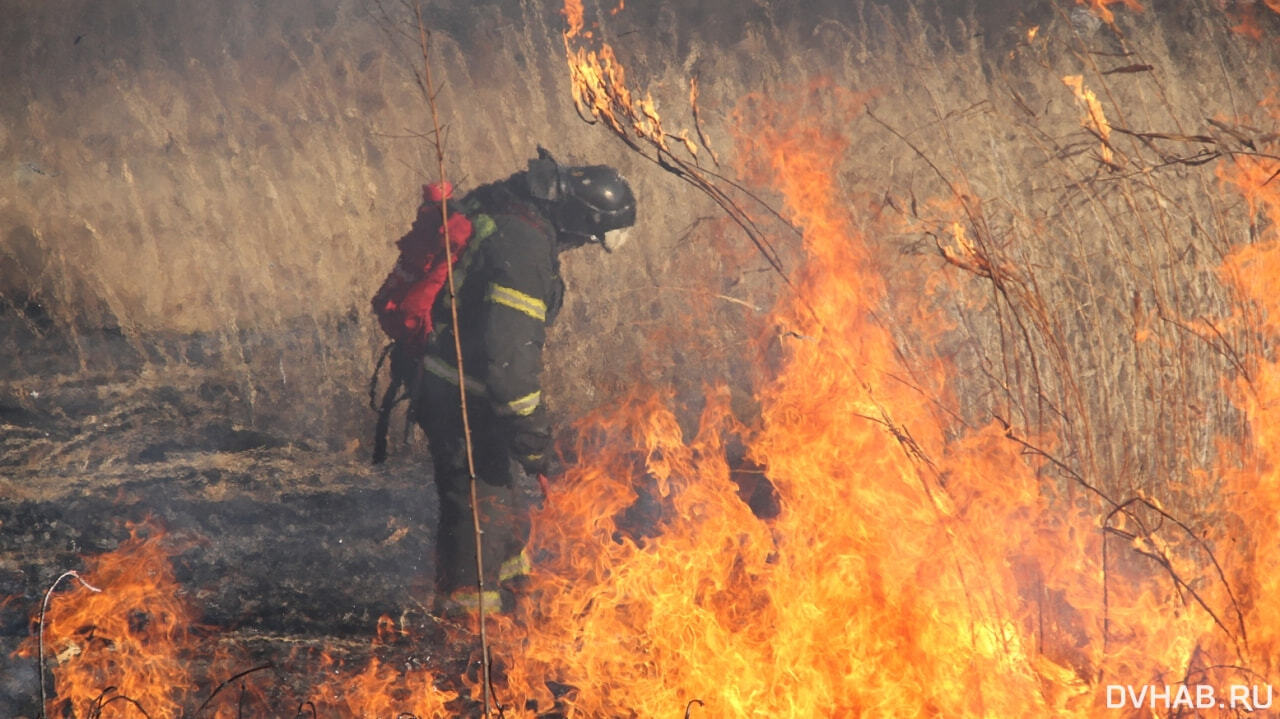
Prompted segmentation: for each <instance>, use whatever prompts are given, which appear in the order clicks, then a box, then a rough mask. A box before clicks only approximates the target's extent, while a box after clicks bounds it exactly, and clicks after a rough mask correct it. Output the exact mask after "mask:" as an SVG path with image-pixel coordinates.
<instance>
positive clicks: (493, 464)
mask: <svg viewBox="0 0 1280 719" xmlns="http://www.w3.org/2000/svg"><path fill="white" fill-rule="evenodd" d="M455 209H457V210H458V211H460V212H462V213H465V216H466V218H467V220H468V221H469V223H470V226H471V234H470V238H469V239H468V241H467V243H466V246H465V248H464V249H463V250H462V251H461V252H460V254H459V257H458V259H457V261H456V264H455V265H454V268H453V273H454V283H455V288H456V295H457V301H456V307H457V316H458V320H457V330H456V331H457V335H458V338H459V339H460V342H461V348H462V358H463V368H464V370H465V373H466V376H465V384H466V395H467V412H468V417H469V419H470V423H469V424H470V429H471V446H472V456H473V458H474V464H475V473H476V478H477V482H476V498H477V506H478V509H479V516H480V522H481V528H482V531H483V534H482V537H483V539H482V546H483V565H484V574H485V576H484V587H485V596H484V597H483V601H484V605H485V607H486V610H487V611H488V610H492V611H510V609H511V608H512V605H513V603H514V598H515V591H514V589H515V588H516V587H518V585H519V584H520V582H521V579H522V578H523V577H524V576H526V575H527V574H528V572H529V570H530V566H529V559H528V557H527V555H526V553H525V551H524V549H525V542H526V541H527V539H528V536H529V528H530V527H529V507H528V500H527V499H526V497H527V496H528V495H527V493H526V492H525V491H523V489H522V487H528V486H531V485H532V482H530V481H527V479H532V478H534V477H537V478H538V479H539V480H540V481H545V476H546V475H548V474H551V473H552V471H551V468H552V466H553V453H552V446H551V443H552V430H551V426H550V422H549V420H548V417H547V410H546V406H545V402H544V400H543V396H542V390H541V387H540V379H539V375H540V373H541V371H542V350H543V343H544V340H545V337H546V329H547V326H548V325H550V324H551V322H552V321H553V320H554V319H555V317H556V313H557V312H558V311H559V309H560V306H561V301H562V299H563V296H564V282H563V281H562V280H561V277H560V260H559V256H560V253H561V252H563V251H565V250H567V249H572V248H575V247H581V246H585V245H598V246H601V247H603V249H604V250H605V251H606V252H612V251H614V250H616V249H617V248H618V247H620V246H621V245H622V243H623V242H624V241H625V239H626V233H627V231H628V228H630V227H631V225H632V224H634V222H635V213H636V206H635V196H634V195H633V194H632V191H631V188H630V186H629V185H628V184H627V182H626V180H624V179H623V178H622V176H621V175H620V174H619V173H618V171H617V170H615V169H613V168H611V167H608V166H604V165H590V166H578V167H569V166H561V165H559V164H558V163H557V162H556V161H555V160H554V159H553V158H552V157H551V156H550V154H549V153H547V152H546V151H545V150H543V149H542V148H539V156H538V158H537V159H534V160H530V161H529V164H528V169H527V170H525V171H523V172H518V173H516V174H514V175H512V176H511V177H509V178H507V179H505V180H502V181H499V182H495V183H493V184H490V185H485V186H482V187H479V188H477V189H475V190H473V191H472V192H470V193H468V194H467V195H466V196H465V197H463V198H462V199H461V200H459V201H458V202H457V203H456V208H455ZM431 315H432V316H431V318H430V320H431V321H430V322H429V323H428V324H429V325H430V326H432V327H433V329H432V332H431V334H430V337H429V338H428V339H427V341H426V342H425V353H424V356H423V358H422V365H421V366H422V370H423V371H422V372H421V381H420V383H419V387H420V390H419V393H418V396H417V398H416V401H415V402H414V407H415V410H414V412H415V419H416V421H417V423H418V424H419V425H420V426H421V427H422V428H423V430H424V431H425V432H426V435H427V439H428V443H429V445H430V449H431V455H432V461H433V463H434V468H435V483H436V491H437V493H438V495H439V499H440V524H439V528H438V531H437V545H436V590H437V608H438V609H439V610H441V611H443V612H445V613H453V612H459V611H467V610H473V609H474V608H475V607H476V606H477V604H478V603H479V601H480V599H481V597H480V595H479V590H478V583H477V575H476V571H477V567H476V556H475V553H476V550H475V539H476V538H475V528H474V526H473V519H472V512H471V487H470V474H469V472H468V463H467V456H466V451H467V448H466V442H465V439H464V436H463V424H462V413H461V402H460V393H459V388H458V381H459V377H458V369H457V352H456V349H455V344H454V333H455V328H454V327H453V326H452V318H451V314H450V299H449V293H448V291H447V289H446V290H445V291H441V292H440V293H439V295H438V296H437V297H436V299H435V301H434V303H433V305H432V308H431Z"/></svg>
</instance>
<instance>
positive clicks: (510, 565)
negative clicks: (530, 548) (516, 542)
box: [498, 549, 533, 582]
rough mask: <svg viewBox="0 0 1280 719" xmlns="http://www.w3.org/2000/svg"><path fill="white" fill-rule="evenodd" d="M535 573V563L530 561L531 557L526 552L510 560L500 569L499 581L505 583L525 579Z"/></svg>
mask: <svg viewBox="0 0 1280 719" xmlns="http://www.w3.org/2000/svg"><path fill="white" fill-rule="evenodd" d="M532 571H533V562H531V561H529V555H527V554H525V552H524V550H523V549H522V550H520V553H519V554H517V555H516V556H514V557H512V558H510V559H508V560H507V561H505V562H503V563H502V566H500V567H498V581H499V582H505V581H508V580H511V579H515V578H516V577H523V576H525V575H526V574H529V573H531V572H532Z"/></svg>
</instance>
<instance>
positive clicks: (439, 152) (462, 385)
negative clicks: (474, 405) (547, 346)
mask: <svg viewBox="0 0 1280 719" xmlns="http://www.w3.org/2000/svg"><path fill="white" fill-rule="evenodd" d="M414 13H415V15H416V18H417V21H418V41H419V44H420V46H421V49H422V65H423V81H424V82H425V83H426V85H425V89H426V96H427V104H428V106H430V108H431V124H432V127H433V128H435V136H434V140H435V143H434V144H435V150H436V165H437V168H438V171H439V176H440V187H441V189H442V190H445V189H446V188H448V187H449V181H448V177H447V175H446V173H445V167H444V145H443V144H442V142H441V137H442V136H441V133H440V116H439V113H438V112H437V110H436V99H435V86H434V84H433V81H432V77H431V58H430V55H429V54H428V52H427V50H428V45H427V43H428V32H427V26H426V23H424V22H423V20H422V4H421V3H420V2H419V3H415V4H414ZM448 195H449V193H448V192H447V191H442V192H441V198H440V232H441V234H442V235H443V239H444V252H445V263H444V266H445V271H446V274H447V276H448V280H449V314H450V320H451V322H452V325H451V326H452V327H453V349H454V354H455V356H456V357H457V360H458V398H459V402H460V403H461V405H462V440H463V446H464V447H466V454H467V478H468V483H469V485H470V491H471V523H472V528H473V530H474V532H475V543H476V591H477V595H476V613H477V615H478V621H479V624H480V661H481V684H482V693H483V694H484V716H485V717H486V718H487V717H489V716H490V715H491V711H490V707H489V702H490V697H491V696H492V694H493V677H492V671H493V664H492V661H491V658H490V656H489V635H488V631H487V629H486V628H485V606H484V591H485V589H484V551H483V544H482V542H483V539H484V530H483V529H481V527H480V508H479V506H477V505H478V502H479V497H478V496H477V493H476V481H477V480H476V462H475V454H474V452H473V450H472V446H471V422H470V419H469V418H468V414H469V413H468V411H467V376H466V371H465V369H464V367H463V361H462V331H461V328H460V327H459V326H458V294H457V288H456V286H455V285H454V277H453V248H452V246H451V245H450V242H451V240H450V237H449V196H448Z"/></svg>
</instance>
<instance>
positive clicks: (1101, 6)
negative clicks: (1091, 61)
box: [1076, 0, 1271, 25]
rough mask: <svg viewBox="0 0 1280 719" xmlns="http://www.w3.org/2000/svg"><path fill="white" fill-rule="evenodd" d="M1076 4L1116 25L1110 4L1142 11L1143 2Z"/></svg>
mask: <svg viewBox="0 0 1280 719" xmlns="http://www.w3.org/2000/svg"><path fill="white" fill-rule="evenodd" d="M1269 1H1271V0H1269ZM1076 4H1077V5H1088V6H1089V9H1090V10H1091V11H1093V13H1094V14H1095V15H1097V16H1098V17H1099V18H1101V19H1102V21H1103V22H1105V23H1107V24H1108V25H1114V24H1115V22H1116V16H1115V13H1113V12H1111V10H1110V8H1109V7H1108V6H1109V5H1117V4H1123V5H1124V6H1125V7H1127V8H1129V9H1130V10H1133V11H1134V12H1142V4H1141V3H1139V2H1138V0H1076Z"/></svg>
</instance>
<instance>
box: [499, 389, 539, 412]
mask: <svg viewBox="0 0 1280 719" xmlns="http://www.w3.org/2000/svg"><path fill="white" fill-rule="evenodd" d="M541 403H542V390H537V391H535V392H530V393H529V394H527V395H525V396H523V397H520V398H519V399H513V400H511V401H510V402H507V403H506V404H504V405H502V406H501V407H499V408H498V413H499V414H513V415H515V416H517V417H528V416H529V415H531V414H533V412H534V410H536V409H538V405H539V404H541Z"/></svg>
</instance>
